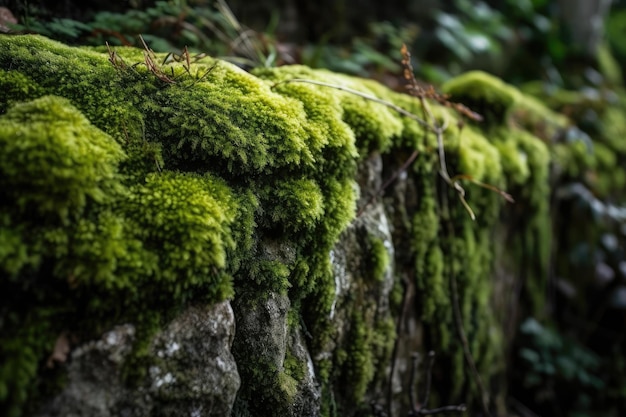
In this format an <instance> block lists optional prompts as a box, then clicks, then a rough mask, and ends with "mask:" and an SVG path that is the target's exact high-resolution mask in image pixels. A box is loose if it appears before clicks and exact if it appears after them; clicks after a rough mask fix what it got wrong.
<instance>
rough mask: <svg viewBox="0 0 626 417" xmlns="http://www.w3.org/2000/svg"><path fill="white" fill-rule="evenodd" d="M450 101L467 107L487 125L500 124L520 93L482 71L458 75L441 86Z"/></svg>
mask: <svg viewBox="0 0 626 417" xmlns="http://www.w3.org/2000/svg"><path fill="white" fill-rule="evenodd" d="M442 90H443V92H444V93H446V94H449V95H450V99H451V100H453V101H455V102H459V103H463V104H465V105H467V106H469V107H470V108H471V109H472V110H474V111H476V112H478V113H479V114H481V115H482V116H483V117H485V119H486V121H487V122H488V123H494V124H498V123H502V122H503V121H504V116H505V114H506V112H507V110H508V109H509V108H510V107H511V105H513V103H515V102H516V101H517V100H518V98H519V95H520V93H519V92H518V91H517V90H516V89H515V88H514V87H511V86H510V85H508V84H505V83H504V82H503V81H502V80H500V79H498V78H496V77H494V76H492V75H489V74H487V73H485V72H482V71H471V72H468V73H465V74H463V75H460V76H458V77H456V78H454V79H452V80H450V81H448V82H447V83H445V84H444V85H443V86H442Z"/></svg>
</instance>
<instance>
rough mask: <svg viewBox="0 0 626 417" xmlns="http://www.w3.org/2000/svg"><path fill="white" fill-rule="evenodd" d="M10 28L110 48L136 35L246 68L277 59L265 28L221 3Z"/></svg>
mask: <svg viewBox="0 0 626 417" xmlns="http://www.w3.org/2000/svg"><path fill="white" fill-rule="evenodd" d="M13 29H14V30H25V31H28V32H29V33H37V34H40V35H43V36H46V37H49V38H52V39H58V40H60V41H63V42H67V43H74V44H77V43H78V44H81V45H97V46H102V45H104V43H105V42H108V43H109V44H110V45H115V46H137V47H141V46H142V44H141V42H140V39H139V35H142V36H143V38H144V39H145V41H146V42H147V43H148V44H149V45H150V47H151V48H152V49H153V50H155V51H160V52H171V51H180V50H181V48H183V47H184V46H187V47H188V48H190V49H191V50H193V51H201V52H203V53H210V54H211V55H212V56H229V57H230V59H232V60H233V61H235V62H237V63H240V64H242V65H246V66H272V65H274V64H275V63H276V62H277V60H278V54H277V51H276V46H275V45H274V42H273V41H270V38H271V33H270V31H271V30H270V29H271V28H268V31H266V33H264V34H263V36H261V35H257V34H256V33H255V32H253V31H252V30H250V29H249V28H246V27H245V26H243V25H242V24H241V23H239V21H238V20H237V19H236V17H235V16H234V15H233V14H232V12H231V11H230V9H229V8H228V6H227V4H226V2H222V1H217V2H212V4H211V5H206V4H197V5H191V4H187V2H179V1H156V2H154V4H153V5H152V6H151V7H147V8H142V9H138V8H129V9H128V10H127V11H125V12H121V13H115V12H109V11H100V12H97V13H95V14H94V15H93V17H92V18H91V20H89V21H86V22H80V21H76V20H72V19H67V18H52V19H46V18H45V17H44V16H38V15H37V14H36V13H34V14H33V13H31V14H30V15H27V16H25V18H24V20H23V23H22V24H20V25H13Z"/></svg>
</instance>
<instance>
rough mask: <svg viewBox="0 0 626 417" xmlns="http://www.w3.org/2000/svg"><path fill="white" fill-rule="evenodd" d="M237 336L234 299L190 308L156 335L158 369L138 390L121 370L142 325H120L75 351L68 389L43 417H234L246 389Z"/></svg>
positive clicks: (46, 408) (154, 350)
mask: <svg viewBox="0 0 626 417" xmlns="http://www.w3.org/2000/svg"><path fill="white" fill-rule="evenodd" d="M234 333H235V321H234V315H233V312H232V309H231V307H230V303H229V302H222V303H219V304H216V305H214V306H210V307H190V308H188V309H187V310H185V311H184V312H183V313H182V314H181V315H180V316H178V317H177V318H176V319H174V320H173V321H172V322H170V323H169V324H168V325H167V326H166V327H165V328H164V329H163V330H162V331H161V332H159V333H158V334H157V335H156V336H155V337H154V338H153V340H152V342H151V344H150V355H151V357H150V362H151V363H153V365H152V366H151V367H150V369H149V372H148V376H147V378H146V380H145V381H144V383H143V384H140V385H139V386H137V387H133V388H131V387H128V386H126V385H125V384H124V382H123V379H122V375H121V370H122V366H123V365H124V361H125V360H127V359H128V355H129V354H130V353H131V352H132V345H133V341H134V336H135V327H134V326H133V325H131V324H126V325H123V326H117V327H115V328H114V329H113V330H111V331H109V332H107V333H106V334H104V335H103V336H102V338H101V339H100V340H97V341H92V342H88V343H85V344H82V345H80V346H79V347H77V348H75V349H74V350H73V352H72V355H71V360H70V361H69V363H68V365H67V375H68V377H67V384H66V386H65V388H64V389H63V391H62V392H61V393H60V394H58V395H57V396H56V397H54V398H53V399H51V400H50V401H49V402H48V403H47V404H45V405H44V406H43V407H42V409H41V410H40V412H39V413H38V414H37V416H40V417H53V416H64V417H82V416H85V417H87V416H89V417H113V416H128V417H131V416H142V417H143V416H150V415H152V416H172V417H175V416H194V417H204V416H207V417H208V416H227V415H229V414H230V410H231V408H232V404H233V402H234V400H235V395H236V393H237V390H238V389H239V385H240V380H239V374H238V372H237V367H236V364H235V361H234V359H233V357H232V354H231V353H230V346H231V344H232V341H233V337H234Z"/></svg>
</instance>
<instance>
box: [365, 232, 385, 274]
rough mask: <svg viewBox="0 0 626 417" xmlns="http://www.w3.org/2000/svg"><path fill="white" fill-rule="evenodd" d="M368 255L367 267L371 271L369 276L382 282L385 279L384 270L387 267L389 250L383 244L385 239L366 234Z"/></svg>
mask: <svg viewBox="0 0 626 417" xmlns="http://www.w3.org/2000/svg"><path fill="white" fill-rule="evenodd" d="M368 243H369V245H368V249H369V250H368V252H369V254H368V257H369V260H368V262H367V268H368V270H369V271H371V276H372V278H373V279H374V280H375V281H378V282H382V281H383V280H384V279H385V272H386V271H387V268H388V267H389V262H390V259H389V252H388V251H387V247H386V246H385V241H384V240H383V239H380V238H378V237H376V236H373V235H369V236H368Z"/></svg>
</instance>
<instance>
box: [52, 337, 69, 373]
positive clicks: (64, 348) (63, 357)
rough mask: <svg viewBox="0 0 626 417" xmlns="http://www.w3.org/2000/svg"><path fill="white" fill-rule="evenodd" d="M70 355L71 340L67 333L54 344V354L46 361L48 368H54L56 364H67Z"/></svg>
mask: <svg viewBox="0 0 626 417" xmlns="http://www.w3.org/2000/svg"><path fill="white" fill-rule="evenodd" d="M69 353H70V340H69V338H68V335H67V332H63V333H61V334H60V335H59V336H58V337H57V340H56V342H55V343H54V349H53V350H52V354H50V356H49V357H48V360H47V361H46V366H47V367H48V368H54V365H55V364H57V363H58V364H61V363H65V362H66V361H67V356H68V354H69Z"/></svg>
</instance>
